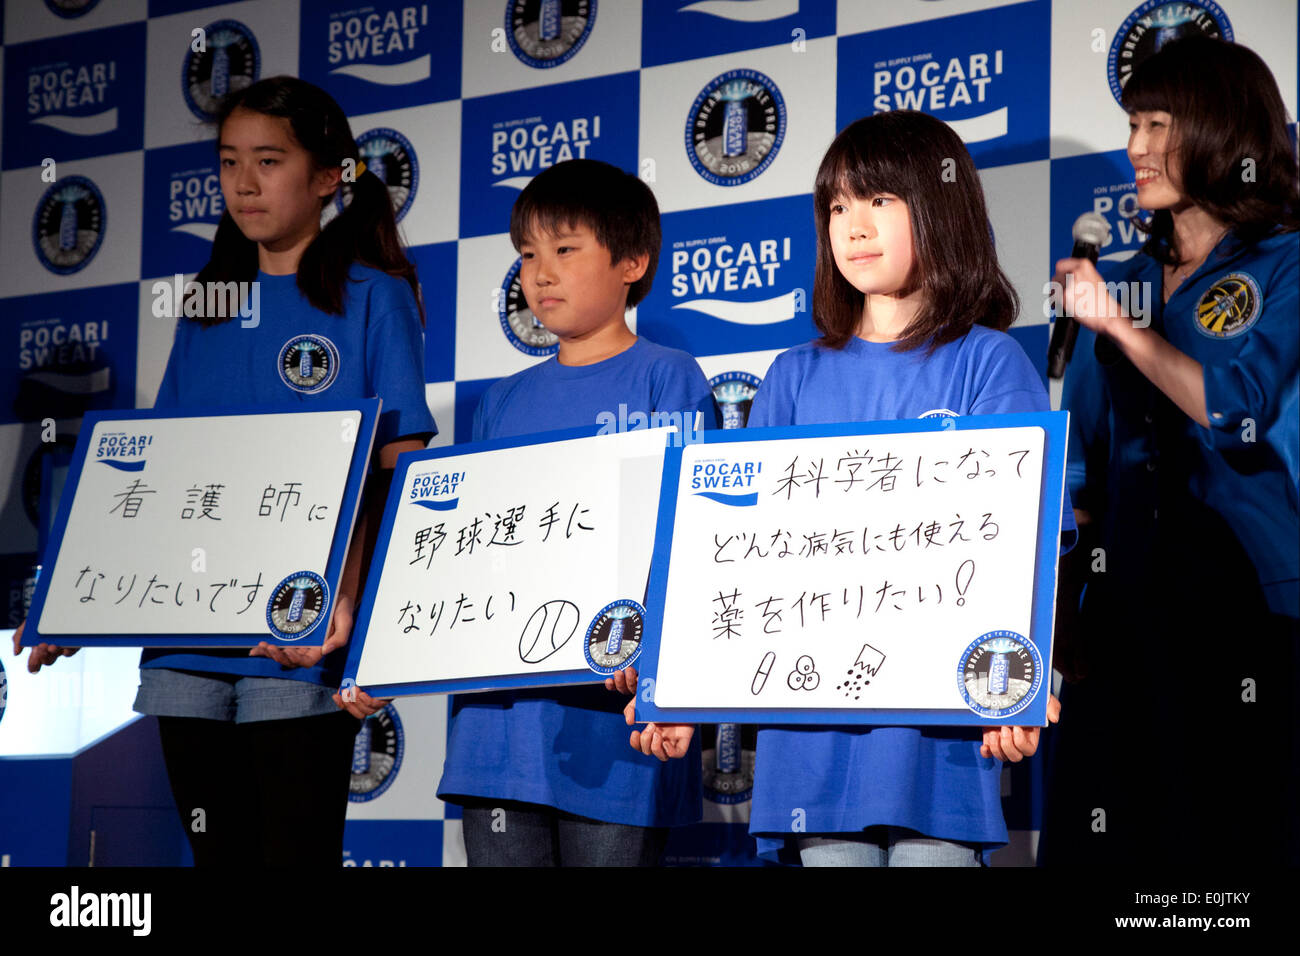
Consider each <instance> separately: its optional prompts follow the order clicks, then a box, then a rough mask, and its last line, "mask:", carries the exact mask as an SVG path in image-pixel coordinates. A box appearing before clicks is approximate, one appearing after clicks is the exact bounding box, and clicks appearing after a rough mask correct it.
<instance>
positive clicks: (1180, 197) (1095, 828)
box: [1040, 37, 1300, 866]
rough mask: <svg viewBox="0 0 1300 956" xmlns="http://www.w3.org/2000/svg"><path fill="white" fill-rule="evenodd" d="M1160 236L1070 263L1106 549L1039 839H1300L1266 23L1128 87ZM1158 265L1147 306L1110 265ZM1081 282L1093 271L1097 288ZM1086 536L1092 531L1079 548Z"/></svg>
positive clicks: (1186, 851)
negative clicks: (1123, 304)
mask: <svg viewBox="0 0 1300 956" xmlns="http://www.w3.org/2000/svg"><path fill="white" fill-rule="evenodd" d="M1123 104H1124V108H1125V110H1126V111H1127V112H1128V115H1129V143H1128V156H1129V159H1130V161H1131V162H1132V164H1133V170H1134V178H1135V180H1136V186H1137V202H1138V205H1139V206H1140V207H1141V208H1142V209H1143V210H1145V211H1146V212H1147V213H1148V215H1147V216H1145V217H1142V218H1140V219H1139V226H1140V228H1141V229H1142V231H1143V232H1144V233H1146V234H1147V241H1146V243H1145V245H1144V246H1143V247H1142V249H1141V251H1139V252H1138V253H1137V254H1136V255H1134V256H1133V258H1132V259H1130V260H1128V261H1127V262H1124V263H1119V264H1115V265H1114V266H1108V267H1107V275H1106V276H1105V277H1104V279H1103V276H1102V275H1101V274H1099V273H1098V271H1097V269H1096V268H1095V267H1094V266H1093V264H1092V263H1091V262H1089V261H1088V260H1086V259H1063V260H1061V261H1060V262H1058V263H1057V264H1056V275H1055V276H1054V281H1055V282H1056V283H1058V284H1059V285H1058V287H1057V290H1058V294H1059V295H1061V301H1062V302H1063V304H1064V306H1065V308H1066V309H1067V310H1068V311H1070V312H1071V313H1072V314H1073V315H1074V316H1075V317H1076V319H1077V320H1078V321H1079V323H1080V324H1081V325H1082V326H1083V327H1084V328H1083V329H1082V330H1081V333H1080V337H1079V341H1078V344H1077V346H1076V349H1075V352H1074V357H1073V360H1072V361H1071V364H1070V366H1069V367H1068V369H1067V372H1066V379H1065V387H1064V395H1063V400H1062V405H1063V407H1064V408H1066V409H1067V410H1069V411H1071V413H1072V422H1071V443H1070V449H1069V457H1070V465H1069V475H1068V480H1069V486H1070V492H1071V497H1072V499H1073V500H1074V501H1075V502H1076V504H1077V506H1078V507H1079V510H1080V513H1079V514H1078V518H1079V524H1080V528H1081V531H1082V530H1083V529H1084V528H1085V527H1086V525H1087V524H1092V525H1093V526H1094V528H1095V529H1096V533H1097V536H1098V540H1097V544H1098V548H1097V549H1095V550H1094V549H1088V550H1087V551H1086V552H1085V553H1083V554H1082V555H1081V556H1080V560H1082V561H1085V562H1088V563H1089V570H1088V572H1087V574H1086V577H1087V588H1086V590H1085V592H1084V596H1083V602H1082V609H1081V634H1082V639H1083V650H1082V656H1081V659H1076V662H1075V663H1076V664H1078V666H1077V667H1076V668H1075V670H1074V674H1073V675H1071V676H1073V677H1075V678H1076V680H1074V681H1072V682H1071V683H1068V684H1067V686H1066V687H1065V689H1064V691H1063V693H1062V695H1061V698H1062V720H1061V724H1060V728H1059V731H1058V734H1057V741H1056V746H1055V752H1054V755H1053V763H1052V765H1051V766H1050V767H1049V773H1050V775H1051V777H1050V783H1049V793H1048V804H1047V812H1046V818H1045V820H1044V832H1043V843H1042V848H1041V852H1040V862H1042V863H1045V864H1057V863H1077V862H1105V863H1125V862H1140V861H1152V862H1154V861H1159V862H1195V863H1199V864H1204V863H1209V862H1227V863H1232V864H1236V865H1238V866H1239V865H1241V864H1242V863H1249V862H1262V861H1279V862H1281V861H1283V860H1287V861H1289V862H1290V863H1291V864H1292V865H1294V864H1295V863H1296V862H1297V848H1296V847H1297V843H1296V826H1295V817H1296V814H1297V809H1296V800H1297V791H1296V764H1297V762H1298V758H1297V754H1296V750H1295V737H1296V733H1295V727H1296V711H1295V689H1296V666H1297V665H1296V660H1297V658H1296V642H1297V634H1298V627H1297V619H1298V618H1300V554H1298V552H1300V515H1298V514H1297V506H1296V501H1297V494H1296V491H1297V476H1296V470H1295V469H1296V466H1295V462H1296V460H1297V448H1296V446H1297V444H1298V443H1300V437H1298V432H1297V421H1296V409H1295V402H1294V401H1293V400H1291V399H1290V396H1293V395H1294V394H1295V392H1296V388H1297V383H1298V381H1300V307H1298V302H1297V289H1298V287H1300V234H1298V233H1297V229H1300V190H1298V186H1297V167H1296V157H1295V152H1294V150H1293V147H1292V142H1291V137H1290V135H1289V133H1288V131H1287V128H1286V123H1287V116H1286V111H1285V109H1284V107H1283V104H1282V98H1281V95H1280V93H1279V91H1278V87H1277V83H1276V82H1275V81H1274V79H1273V77H1272V75H1271V74H1270V73H1269V70H1268V68H1267V67H1266V66H1265V65H1264V63H1263V61H1262V60H1261V59H1260V58H1259V57H1258V56H1257V55H1256V54H1254V53H1253V52H1251V51H1250V50H1248V49H1246V48H1245V47H1242V46H1238V45H1236V44H1232V43H1226V42H1223V41H1220V40H1211V39H1207V38H1200V37H1195V38H1188V39H1182V40H1178V41H1175V42H1173V43H1170V44H1169V45H1167V46H1166V47H1164V48H1162V49H1161V50H1160V51H1159V52H1158V53H1157V54H1155V55H1154V56H1152V57H1151V58H1150V59H1148V60H1146V61H1145V62H1143V63H1142V64H1141V65H1140V66H1139V67H1138V68H1137V69H1136V70H1135V71H1134V73H1133V75H1132V77H1131V79H1130V80H1129V82H1128V85H1127V86H1126V87H1125V89H1124V95H1123ZM1106 280H1109V281H1112V282H1123V283H1150V286H1149V287H1148V288H1149V290H1150V293H1151V294H1150V296H1149V297H1146V296H1144V297H1142V298H1138V299H1135V298H1134V297H1133V296H1132V295H1130V296H1129V301H1150V302H1151V303H1152V307H1151V311H1150V314H1149V315H1146V316H1130V315H1128V314H1126V313H1125V311H1124V310H1123V309H1122V308H1120V307H1119V306H1118V305H1117V304H1116V303H1115V301H1114V300H1113V299H1112V298H1111V297H1109V296H1108V295H1107V294H1106V293H1105V291H1104V290H1103V287H1101V286H1098V285H1096V283H1101V282H1103V281H1106ZM1084 286H1091V288H1090V289H1088V292H1089V293H1092V292H1094V291H1095V292H1096V293H1097V294H1096V295H1085V296H1081V295H1080V294H1079V292H1080V290H1081V289H1082V288H1083V287H1084ZM1081 550H1083V549H1081Z"/></svg>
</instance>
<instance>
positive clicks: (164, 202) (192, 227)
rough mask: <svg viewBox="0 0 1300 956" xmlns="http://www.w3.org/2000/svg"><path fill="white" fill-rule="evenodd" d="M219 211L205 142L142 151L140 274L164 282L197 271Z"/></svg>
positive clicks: (214, 168) (216, 179)
mask: <svg viewBox="0 0 1300 956" xmlns="http://www.w3.org/2000/svg"><path fill="white" fill-rule="evenodd" d="M225 211H226V201H225V197H224V196H223V195H222V193H221V170H220V167H219V165H218V161H217V157H216V156H214V155H213V151H212V143H211V142H206V143H185V144H183V145H180V146H169V147H166V148H164V149H151V150H146V152H145V157H144V215H143V222H144V241H143V243H142V245H141V250H140V254H141V270H142V274H143V275H146V276H169V275H174V274H175V273H177V272H181V273H185V272H197V271H198V270H199V269H201V268H202V267H203V264H204V263H205V262H207V261H208V257H209V256H210V255H211V254H212V240H213V238H214V237H215V236H216V234H217V225H218V224H219V223H220V222H221V216H222V214H223V213H224V212H225Z"/></svg>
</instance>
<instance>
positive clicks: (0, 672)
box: [0, 662, 9, 720]
mask: <svg viewBox="0 0 1300 956" xmlns="http://www.w3.org/2000/svg"><path fill="white" fill-rule="evenodd" d="M8 703H9V678H8V677H6V676H5V666H4V663H3V662H0V720H4V719H5V707H6V706H8Z"/></svg>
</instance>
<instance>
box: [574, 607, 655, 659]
mask: <svg viewBox="0 0 1300 956" xmlns="http://www.w3.org/2000/svg"><path fill="white" fill-rule="evenodd" d="M644 628H645V608H643V607H642V606H641V605H640V604H638V603H637V602H636V601H632V600H629V599H624V600H621V601H614V602H613V603H610V604H606V605H605V606H604V607H603V608H601V609H600V613H599V614H597V615H596V617H595V619H594V620H593V621H592V622H591V626H590V627H588V628H587V640H586V643H584V644H583V647H582V652H583V654H585V655H586V657H587V664H588V665H589V666H590V667H591V669H592V670H593V671H595V672H596V673H597V674H612V673H614V672H615V671H618V670H622V669H623V668H625V667H630V666H631V664H632V662H633V661H635V660H636V659H637V657H638V656H639V655H640V653H641V632H642V630H643V629H644Z"/></svg>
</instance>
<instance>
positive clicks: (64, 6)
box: [45, 0, 99, 20]
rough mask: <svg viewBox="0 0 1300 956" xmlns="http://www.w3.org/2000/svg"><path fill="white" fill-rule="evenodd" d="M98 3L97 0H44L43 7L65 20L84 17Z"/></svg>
mask: <svg viewBox="0 0 1300 956" xmlns="http://www.w3.org/2000/svg"><path fill="white" fill-rule="evenodd" d="M98 3H99V0H45V6H47V7H48V8H49V10H50V12H51V13H53V14H55V15H56V16H60V17H63V18H64V19H67V20H71V19H73V18H74V17H82V16H85V15H86V14H87V13H89V12H90V11H91V10H93V9H95V5H96V4H98Z"/></svg>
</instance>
